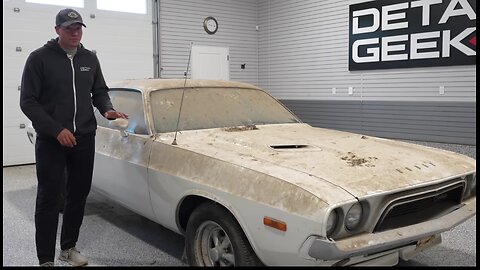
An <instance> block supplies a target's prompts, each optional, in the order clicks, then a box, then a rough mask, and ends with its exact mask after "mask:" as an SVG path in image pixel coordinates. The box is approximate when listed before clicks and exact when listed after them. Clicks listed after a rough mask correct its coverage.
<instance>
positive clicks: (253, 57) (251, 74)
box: [160, 0, 259, 84]
mask: <svg viewBox="0 0 480 270" xmlns="http://www.w3.org/2000/svg"><path fill="white" fill-rule="evenodd" d="M257 2H258V1H257V0H242V1H232V0H161V1H160V66H161V69H162V71H161V73H160V76H161V78H183V73H184V72H185V71H186V70H187V63H188V54H189V49H190V44H191V43H193V44H195V45H206V46H216V47H228V48H229V49H230V79H231V80H235V81H243V82H247V83H252V84H258V72H259V71H258V32H257V31H256V26H257V14H258V12H257V9H258V3H257ZM208 16H213V17H215V18H216V20H217V21H218V24H219V26H218V31H217V32H216V33H215V34H214V35H209V34H207V33H206V32H205V31H204V29H203V20H204V19H205V18H206V17H208ZM242 64H246V65H245V69H241V65H242Z"/></svg>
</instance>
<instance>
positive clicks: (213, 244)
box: [185, 203, 262, 266]
mask: <svg viewBox="0 0 480 270" xmlns="http://www.w3.org/2000/svg"><path fill="white" fill-rule="evenodd" d="M185 242H186V243H185V249H186V255H187V261H188V263H189V264H190V265H191V266H258V265H262V263H261V262H260V260H259V259H258V257H257V255H256V254H255V252H254V251H253V249H252V247H251V246H250V243H249V242H248V240H247V237H246V236H245V234H244V233H243V231H242V229H241V228H240V225H238V223H237V221H236V220H235V218H234V217H233V215H232V214H231V213H230V212H228V211H227V210H226V209H224V208H223V207H221V206H219V205H218V204H215V203H205V204H202V205H200V206H199V207H198V208H197V209H195V211H194V212H193V213H192V215H191V216H190V219H189V221H188V225H187V231H186V236H185Z"/></svg>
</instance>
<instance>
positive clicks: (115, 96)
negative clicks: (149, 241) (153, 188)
mask: <svg viewBox="0 0 480 270" xmlns="http://www.w3.org/2000/svg"><path fill="white" fill-rule="evenodd" d="M109 94H110V98H111V101H112V104H113V106H114V108H115V110H117V111H119V112H123V113H126V114H128V116H129V119H128V120H129V121H128V122H129V123H128V126H127V127H126V128H125V129H124V130H121V129H119V128H118V127H115V125H114V124H113V123H112V121H109V120H107V119H105V118H104V117H103V116H101V115H100V113H99V112H98V110H97V111H96V112H95V116H96V118H97V123H98V129H97V135H96V137H97V138H96V145H95V147H96V153H95V167H94V173H93V182H92V186H93V188H94V189H95V190H97V191H99V192H100V193H103V194H105V195H106V196H108V197H109V198H111V199H113V200H114V201H117V202H119V203H120V204H122V205H124V206H126V207H127V208H129V209H131V210H133V211H135V212H137V213H139V214H142V215H144V216H146V217H148V218H150V219H154V215H153V210H152V206H151V203H150V197H149V191H148V162H149V157H150V152H151V148H152V142H153V139H152V138H150V134H149V131H148V128H147V125H146V120H145V109H144V102H143V100H144V99H143V96H142V92H140V91H138V90H133V89H111V91H110V92H109Z"/></svg>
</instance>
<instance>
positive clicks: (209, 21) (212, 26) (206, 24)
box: [203, 16, 218, 35]
mask: <svg viewBox="0 0 480 270" xmlns="http://www.w3.org/2000/svg"><path fill="white" fill-rule="evenodd" d="M203 29H205V32H207V33H208V34H209V35H213V34H215V33H216V32H217V30H218V22H217V20H216V19H215V18H214V17H211V16H209V17H207V18H205V20H204V21H203Z"/></svg>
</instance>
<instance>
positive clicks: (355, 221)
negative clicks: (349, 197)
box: [345, 203, 363, 231]
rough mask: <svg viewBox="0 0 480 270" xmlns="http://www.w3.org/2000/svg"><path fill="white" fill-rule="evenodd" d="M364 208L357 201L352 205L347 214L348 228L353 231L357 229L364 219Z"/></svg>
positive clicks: (346, 224) (346, 225)
mask: <svg viewBox="0 0 480 270" xmlns="http://www.w3.org/2000/svg"><path fill="white" fill-rule="evenodd" d="M362 215H363V209H362V205H361V204H360V203H355V204H354V205H352V207H350V210H348V212H347V214H346V215H345V227H346V228H347V230H349V231H352V230H355V229H356V228H357V227H358V225H359V224H360V221H361V220H362Z"/></svg>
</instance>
